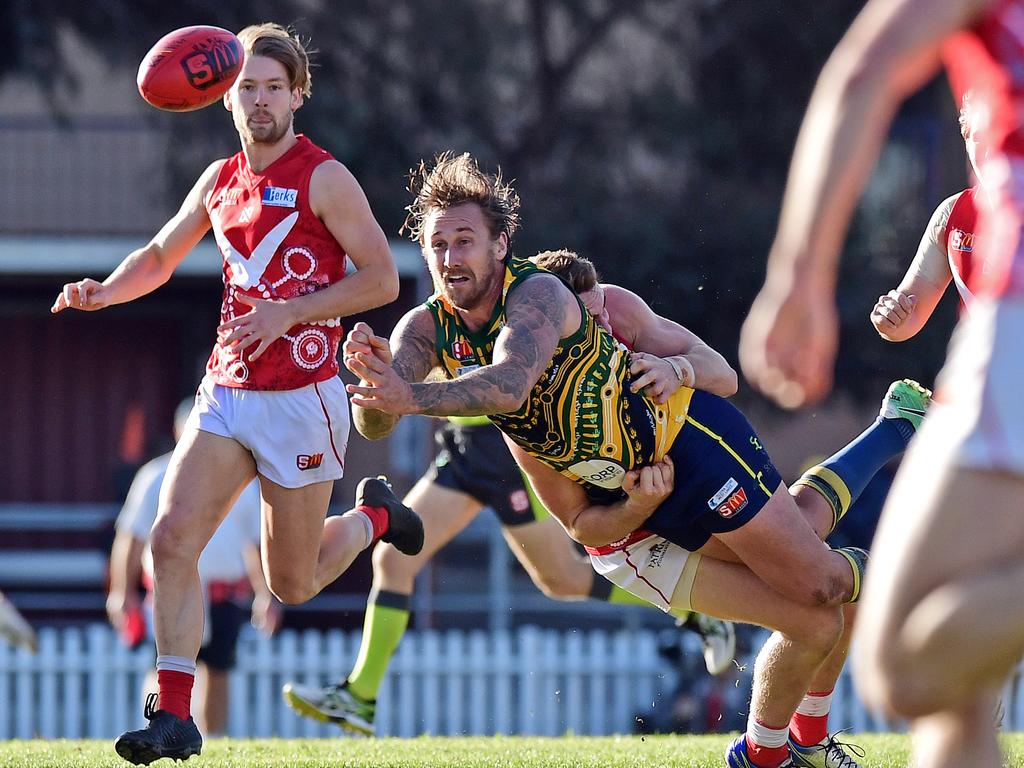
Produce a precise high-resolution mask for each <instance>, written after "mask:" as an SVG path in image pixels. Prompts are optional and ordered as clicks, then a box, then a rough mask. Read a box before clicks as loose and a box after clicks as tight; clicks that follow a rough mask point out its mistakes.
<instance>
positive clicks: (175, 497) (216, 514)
mask: <svg viewBox="0 0 1024 768" xmlns="http://www.w3.org/2000/svg"><path fill="white" fill-rule="evenodd" d="M255 474H256V464H255V462H254V461H253V458H252V455H251V454H250V453H249V452H248V451H247V450H246V449H245V448H243V447H242V446H241V445H239V444H238V443H237V442H236V441H235V440H232V439H231V438H227V437H221V436H220V435H215V434H212V433H210V432H203V431H201V430H198V429H194V428H188V429H186V430H185V432H184V434H183V435H182V436H181V439H180V440H179V441H178V444H177V446H175V448H174V453H173V455H172V457H171V462H170V464H169V465H168V467H167V475H166V477H165V479H164V483H163V487H162V489H161V492H160V511H159V513H158V515H157V519H156V523H155V524H154V528H153V538H152V545H153V554H154V558H155V560H156V561H157V562H159V561H160V560H161V559H163V558H166V557H172V558H173V557H178V556H182V557H188V558H198V556H199V553H200V552H202V550H203V547H205V546H206V543H207V542H208V541H209V540H210V537H212V536H213V532H214V531H215V530H216V529H217V526H218V525H220V522H221V520H223V519H224V517H225V515H227V513H228V510H229V509H231V506H232V505H233V504H234V503H235V501H236V500H237V499H238V497H239V495H240V494H241V493H242V490H243V489H244V488H245V486H246V485H248V484H249V482H250V481H251V480H252V478H253V477H254V476H255Z"/></svg>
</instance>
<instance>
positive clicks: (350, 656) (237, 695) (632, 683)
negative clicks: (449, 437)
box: [0, 625, 1024, 739]
mask: <svg viewBox="0 0 1024 768" xmlns="http://www.w3.org/2000/svg"><path fill="white" fill-rule="evenodd" d="M358 644H359V633H358V632H352V633H344V632H340V631H331V632H326V633H321V632H316V631H309V632H304V633H302V634H299V633H295V632H284V633H282V634H281V635H280V636H278V637H275V638H273V639H266V638H264V637H262V636H259V635H257V634H256V633H254V632H246V633H245V634H243V637H242V640H241V641H240V643H239V649H238V665H237V667H236V669H235V671H234V672H233V673H232V675H231V679H230V702H231V705H230V709H229V722H228V732H229V734H230V735H231V736H234V737H270V736H281V737H305V738H311V737H333V736H337V735H338V729H337V728H336V727H334V726H327V725H322V724H319V723H315V722H313V721H311V720H308V719H306V718H300V717H298V716H296V715H295V714H294V713H293V712H292V711H291V710H290V709H288V707H287V706H286V705H285V704H284V702H283V701H282V698H281V686H282V685H283V684H284V683H285V682H288V681H299V682H306V683H316V684H318V683H320V682H327V681H330V680H333V679H336V678H337V676H338V675H340V674H341V673H342V672H345V671H347V670H348V669H350V667H351V665H352V663H353V660H354V659H355V656H356V652H357V649H358ZM152 663H153V656H152V653H151V652H150V651H145V650H139V651H134V652H133V651H129V650H127V649H126V648H124V646H122V645H121V644H120V642H119V641H118V639H117V637H116V636H115V635H114V633H113V632H111V631H110V629H109V628H108V627H106V626H104V625H95V626H91V627H89V628H87V629H85V630H81V629H78V628H66V629H62V630H59V631H58V630H53V629H43V630H42V632H40V649H39V653H37V654H35V655H32V654H28V653H26V652H24V651H21V650H17V651H16V650H13V649H11V648H10V647H9V646H7V645H6V644H3V643H0V739H10V738H22V739H24V738H33V737H43V738H111V737H114V736H116V735H117V734H118V733H120V732H121V731H123V730H125V729H127V728H131V727H138V726H139V725H141V724H142V723H143V722H144V721H143V720H142V714H141V696H140V687H141V684H142V679H143V677H144V676H145V673H146V672H147V671H148V670H149V668H150V667H151V665H152ZM666 671H667V670H666V665H665V663H664V662H663V661H662V660H661V659H660V658H659V657H658V655H657V651H656V634H655V633H653V632H649V631H615V632H606V631H601V630H595V631H571V630H570V631H554V630H539V629H536V628H530V627H527V628H523V629H520V630H517V631H515V632H483V631H472V632H463V631H455V630H453V631H447V632H429V631H428V632H410V633H408V634H407V635H406V637H405V638H404V640H403V641H402V644H401V645H400V646H399V650H398V653H397V654H396V655H395V657H394V659H393V661H392V664H391V666H390V668H389V672H388V677H387V679H386V680H385V684H384V686H383V689H382V691H381V695H380V699H379V702H378V707H377V733H378V735H381V736H384V735H394V736H413V735H416V734H421V733H426V734H437V735H465V734H494V733H506V734H530V735H549V736H555V735H560V734H564V733H566V732H572V733H576V734H611V733H628V732H630V731H631V730H632V727H633V718H634V715H635V713H636V712H638V711H641V710H644V709H645V708H649V707H650V706H651V702H652V701H654V700H655V698H656V697H657V696H658V694H659V693H661V692H663V691H664V690H665V689H666V687H667V686H668V685H669V684H670V682H671V681H670V680H666V676H665V673H666ZM1018 682H1019V676H1018V677H1015V678H1014V681H1013V682H1012V683H1011V684H1010V685H1009V686H1008V688H1007V692H1006V698H1005V708H1006V724H1005V727H1006V728H1007V729H1008V730H1017V729H1019V728H1021V726H1022V724H1024V692H1022V690H1021V689H1022V686H1020V685H1019V684H1018ZM831 725H832V727H834V728H844V727H850V728H853V729H854V730H856V731H869V730H892V729H893V724H892V723H888V722H885V721H883V720H880V719H878V718H875V717H873V716H871V715H869V714H868V713H867V712H866V711H865V710H864V708H863V706H861V704H860V703H859V701H858V700H857V698H856V696H855V694H854V692H853V689H852V685H851V684H850V681H849V678H848V676H845V675H844V677H843V678H841V679H840V681H839V684H838V686H837V689H836V695H835V698H834V704H833V716H832V718H831Z"/></svg>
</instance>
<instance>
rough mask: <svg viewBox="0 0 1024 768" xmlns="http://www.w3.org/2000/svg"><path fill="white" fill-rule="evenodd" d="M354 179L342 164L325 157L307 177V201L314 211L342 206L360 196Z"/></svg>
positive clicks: (358, 187) (357, 183) (360, 190)
mask: <svg viewBox="0 0 1024 768" xmlns="http://www.w3.org/2000/svg"><path fill="white" fill-rule="evenodd" d="M362 194H363V193H362V188H361V187H360V186H359V182H358V181H356V177H355V176H354V175H352V172H351V171H350V170H349V169H348V168H347V167H346V166H345V164H344V163H342V162H340V161H338V160H335V159H334V158H333V157H329V156H328V157H326V158H325V159H324V160H323V161H322V162H320V163H319V164H318V165H317V166H316V167H315V168H314V169H313V173H312V174H311V175H310V177H309V201H310V204H311V205H312V207H313V210H314V211H320V210H323V209H324V208H325V207H326V206H330V205H332V204H333V205H343V204H345V203H346V202H348V201H350V200H352V199H353V197H354V196H362Z"/></svg>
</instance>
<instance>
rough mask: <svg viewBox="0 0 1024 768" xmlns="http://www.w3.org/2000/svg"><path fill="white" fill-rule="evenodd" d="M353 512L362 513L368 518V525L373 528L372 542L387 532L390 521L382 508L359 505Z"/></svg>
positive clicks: (386, 512)
mask: <svg viewBox="0 0 1024 768" xmlns="http://www.w3.org/2000/svg"><path fill="white" fill-rule="evenodd" d="M355 511H356V512H362V513H363V514H364V515H366V516H367V517H368V518H370V525H372V526H373V541H376V540H377V539H379V538H380V537H381V536H383V535H384V534H385V533H387V532H388V526H389V525H390V524H391V519H390V518H389V517H388V511H387V510H386V509H384V507H368V506H366V505H365V504H360V505H359V506H358V507H356V510H355Z"/></svg>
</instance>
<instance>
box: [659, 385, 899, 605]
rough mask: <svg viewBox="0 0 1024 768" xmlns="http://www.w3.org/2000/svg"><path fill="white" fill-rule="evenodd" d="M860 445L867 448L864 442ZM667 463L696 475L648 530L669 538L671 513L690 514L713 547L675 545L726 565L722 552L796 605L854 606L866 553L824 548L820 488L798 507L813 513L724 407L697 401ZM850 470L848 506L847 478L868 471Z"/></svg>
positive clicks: (679, 484)
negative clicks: (691, 468) (678, 510)
mask: <svg viewBox="0 0 1024 768" xmlns="http://www.w3.org/2000/svg"><path fill="white" fill-rule="evenodd" d="M881 426H882V427H889V426H891V425H888V424H886V423H884V422H883V423H882V424H881ZM858 441H860V442H866V441H867V442H870V440H869V439H868V438H865V436H864V435H862V436H861V438H858ZM855 442H857V441H855ZM670 455H672V457H673V458H674V459H675V462H676V466H681V467H687V466H696V464H695V462H699V465H700V469H699V471H696V470H694V471H690V472H687V473H684V474H682V475H680V476H678V477H677V478H676V488H675V490H674V491H673V495H672V496H671V497H670V500H672V501H673V502H674V503H672V504H663V505H662V507H659V509H658V510H656V511H655V513H654V515H652V516H651V518H650V519H649V520H648V522H647V523H646V524H645V527H646V528H649V529H650V530H652V531H655V532H656V533H662V534H663V535H668V537H669V538H672V534H671V531H672V530H673V527H674V526H676V525H679V524H680V518H678V517H676V516H674V515H673V512H672V509H674V508H683V509H688V510H690V513H689V517H688V518H687V519H689V520H691V521H693V520H696V522H697V524H698V526H699V527H700V528H702V529H703V530H704V531H705V532H706V534H705V535H707V534H710V535H711V536H712V537H713V538H714V542H711V543H709V542H707V541H706V540H704V539H690V538H686V539H680V541H681V542H682V543H683V544H684V545H686V546H689V547H690V548H691V549H701V551H702V552H704V553H705V554H708V555H714V556H719V557H723V558H725V557H726V555H725V554H724V552H723V550H722V545H724V547H725V548H727V549H728V550H730V551H731V552H732V553H733V554H734V555H735V556H736V557H738V558H739V559H740V560H741V561H743V562H745V563H746V564H747V565H749V566H750V568H751V569H752V570H754V571H755V572H756V573H757V574H758V575H759V576H761V578H763V579H764V580H765V581H766V582H767V583H769V584H770V585H772V586H773V587H775V588H776V589H778V590H780V591H782V592H783V593H784V594H786V595H788V596H790V597H792V598H793V599H796V600H802V601H806V602H810V603H812V604H820V603H825V604H834V605H838V604H840V603H842V602H850V601H852V600H855V599H856V598H857V596H858V594H859V588H860V578H861V574H862V572H863V568H864V564H865V557H864V555H865V553H863V552H862V551H860V550H836V551H833V550H830V549H829V548H828V547H827V546H825V545H824V544H823V543H822V539H821V536H820V535H819V533H818V532H816V530H815V525H817V526H819V527H824V526H822V525H821V520H822V519H824V518H825V517H827V518H828V519H829V520H831V519H832V518H833V514H832V512H831V511H829V506H828V504H827V503H826V501H825V498H824V495H823V494H824V492H823V491H822V490H821V488H819V487H818V486H814V488H813V490H811V489H810V488H808V489H807V490H806V492H805V493H802V494H801V496H802V498H803V500H804V506H805V507H809V505H810V504H815V505H817V509H816V510H815V509H809V508H808V509H801V507H800V506H798V503H797V501H796V500H795V499H794V497H793V496H792V495H791V494H790V493H789V491H788V490H787V489H785V488H784V487H783V486H782V483H781V479H780V478H779V474H778V471H777V470H776V469H775V467H774V466H773V465H772V463H771V459H770V458H769V457H768V454H767V452H766V451H765V449H764V446H763V445H762V443H761V441H760V439H759V438H758V436H757V434H756V433H755V432H754V430H753V428H752V427H751V426H750V424H749V422H748V421H747V420H746V418H745V417H744V416H743V414H741V413H740V412H739V411H737V410H736V408H735V407H733V406H732V405H731V404H730V403H729V402H728V401H726V400H723V399H722V398H717V397H714V396H713V395H708V394H706V393H700V392H698V393H695V394H694V397H693V399H692V401H691V404H690V409H689V412H688V414H687V417H686V423H685V425H684V427H683V431H682V432H681V433H680V435H679V436H678V437H677V438H676V440H675V442H674V443H673V445H672V447H671V449H670ZM850 463H851V464H853V463H856V464H858V466H859V467H860V469H858V470H856V471H852V470H851V471H849V472H848V474H849V475H850V478H849V480H850V482H849V484H848V485H847V484H844V485H843V488H844V489H845V493H846V495H847V497H848V498H852V497H853V495H854V489H856V488H857V487H859V483H860V482H861V481H862V478H858V481H857V482H854V479H853V476H854V475H857V474H858V473H860V474H864V473H865V472H866V471H867V470H864V466H865V462H850ZM843 471H844V472H847V470H846V469H844V470H843ZM828 477H829V478H830V479H832V480H834V481H835V483H836V484H837V485H838V483H839V481H838V480H836V478H838V477H840V475H839V473H837V472H834V471H831V470H830V471H829V473H828ZM863 482H866V481H863ZM847 506H848V504H847ZM663 510H665V511H663ZM829 527H831V526H829ZM690 533H692V531H691V532H690ZM686 535H687V536H689V535H690V534H689V533H688V534H686Z"/></svg>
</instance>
